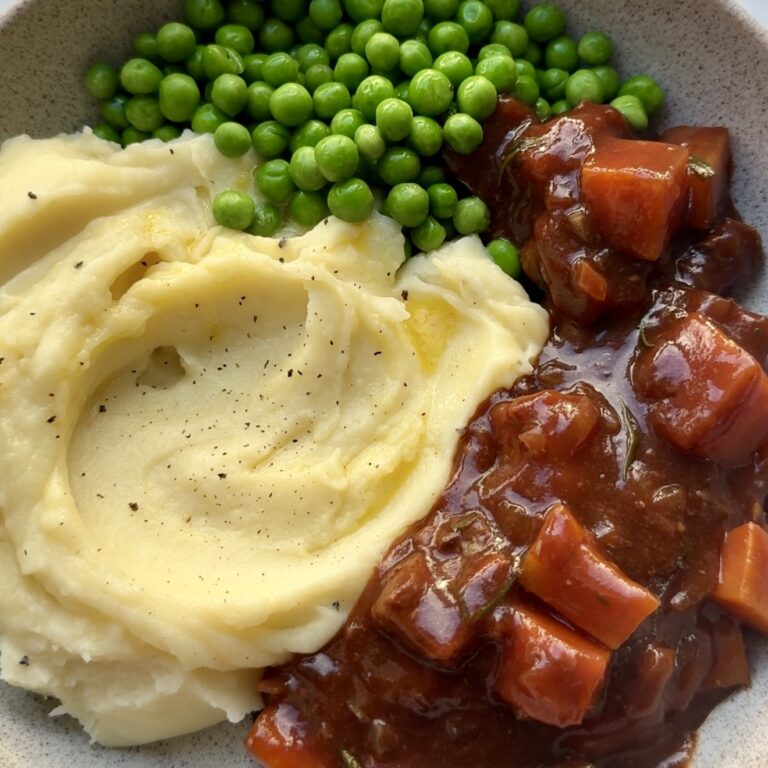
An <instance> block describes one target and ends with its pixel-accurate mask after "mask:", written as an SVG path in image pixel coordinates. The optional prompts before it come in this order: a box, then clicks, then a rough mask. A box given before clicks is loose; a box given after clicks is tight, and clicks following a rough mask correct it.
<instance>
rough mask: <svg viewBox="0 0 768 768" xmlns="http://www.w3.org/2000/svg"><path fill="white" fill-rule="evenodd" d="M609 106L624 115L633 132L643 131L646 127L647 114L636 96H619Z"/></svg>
mask: <svg viewBox="0 0 768 768" xmlns="http://www.w3.org/2000/svg"><path fill="white" fill-rule="evenodd" d="M611 106H612V107H615V108H616V109H618V110H619V112H621V114H622V115H624V117H625V118H626V119H627V122H628V123H629V124H630V125H631V126H632V128H633V129H634V130H636V131H644V130H645V129H646V128H647V127H648V114H647V112H646V111H645V107H644V106H643V103H642V102H641V101H640V99H638V98H637V96H631V95H626V96H619V97H618V98H616V99H614V100H613V101H612V102H611Z"/></svg>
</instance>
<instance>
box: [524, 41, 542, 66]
mask: <svg viewBox="0 0 768 768" xmlns="http://www.w3.org/2000/svg"><path fill="white" fill-rule="evenodd" d="M523 58H524V59H525V60H526V61H528V62H530V63H531V64H533V66H534V67H538V66H540V65H541V63H542V61H543V60H544V49H543V48H542V47H541V46H540V45H539V44H538V43H534V42H533V40H529V41H528V45H526V46H525V50H524V51H523Z"/></svg>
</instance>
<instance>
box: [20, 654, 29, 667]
mask: <svg viewBox="0 0 768 768" xmlns="http://www.w3.org/2000/svg"><path fill="white" fill-rule="evenodd" d="M19 664H21V666H22V667H28V666H29V656H22V657H21V658H20V659H19Z"/></svg>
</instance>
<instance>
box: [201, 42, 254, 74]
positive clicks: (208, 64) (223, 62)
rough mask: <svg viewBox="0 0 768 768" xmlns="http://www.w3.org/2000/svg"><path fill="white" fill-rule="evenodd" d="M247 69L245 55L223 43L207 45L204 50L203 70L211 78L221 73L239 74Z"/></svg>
mask: <svg viewBox="0 0 768 768" xmlns="http://www.w3.org/2000/svg"><path fill="white" fill-rule="evenodd" d="M244 69H245V64H244V62H243V57H242V56H241V55H240V54H239V53H238V52H237V51H235V50H233V49H232V48H225V47H224V46H223V45H206V46H205V49H204V50H203V71H204V72H205V76H206V77H207V78H208V79H209V80H215V79H216V78H217V77H218V76H219V75H239V74H240V73H241V72H242V71H243V70H244Z"/></svg>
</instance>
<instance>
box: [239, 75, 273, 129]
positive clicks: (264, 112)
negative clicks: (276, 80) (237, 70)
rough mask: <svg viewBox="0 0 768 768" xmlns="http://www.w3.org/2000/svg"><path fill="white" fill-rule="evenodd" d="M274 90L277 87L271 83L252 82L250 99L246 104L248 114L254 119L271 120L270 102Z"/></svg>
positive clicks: (249, 92) (249, 90) (249, 88)
mask: <svg viewBox="0 0 768 768" xmlns="http://www.w3.org/2000/svg"><path fill="white" fill-rule="evenodd" d="M274 92H275V89H274V88H273V87H272V86H271V85H270V84H269V83H263V82H257V83H251V84H250V85H249V86H248V101H247V102H246V105H245V109H246V112H247V113H248V116H249V117H251V118H253V119H254V120H269V119H270V118H271V117H272V113H271V112H270V111H269V102H270V101H271V99H272V94H273V93H274Z"/></svg>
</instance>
